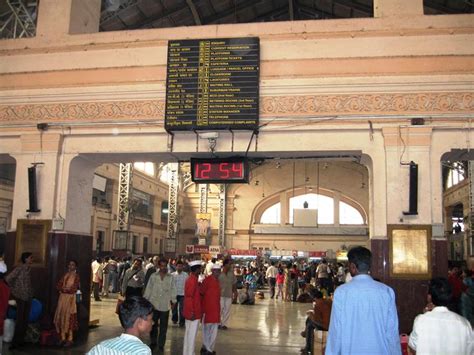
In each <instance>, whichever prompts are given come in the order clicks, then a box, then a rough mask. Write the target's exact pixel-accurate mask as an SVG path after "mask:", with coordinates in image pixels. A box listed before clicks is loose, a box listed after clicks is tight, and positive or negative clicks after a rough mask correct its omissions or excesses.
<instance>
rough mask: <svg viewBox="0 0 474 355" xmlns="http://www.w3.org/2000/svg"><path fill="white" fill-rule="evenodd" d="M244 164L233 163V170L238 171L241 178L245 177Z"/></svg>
mask: <svg viewBox="0 0 474 355" xmlns="http://www.w3.org/2000/svg"><path fill="white" fill-rule="evenodd" d="M242 165H243V164H242V163H232V171H233V172H236V173H238V175H237V176H238V177H239V178H243V177H244V174H243V168H242Z"/></svg>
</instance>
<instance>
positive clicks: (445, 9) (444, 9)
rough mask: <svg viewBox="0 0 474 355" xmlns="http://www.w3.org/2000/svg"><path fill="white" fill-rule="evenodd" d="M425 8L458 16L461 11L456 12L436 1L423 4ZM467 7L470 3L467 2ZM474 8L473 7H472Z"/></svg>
mask: <svg viewBox="0 0 474 355" xmlns="http://www.w3.org/2000/svg"><path fill="white" fill-rule="evenodd" d="M423 5H424V7H428V8H430V9H433V10H436V11H438V12H441V13H443V14H451V15H453V14H458V13H459V11H455V10H453V9H451V8H449V7H446V6H444V5H443V4H440V3H437V2H435V1H424V2H423ZM466 5H468V2H467V1H466ZM471 6H472V7H474V6H473V5H471Z"/></svg>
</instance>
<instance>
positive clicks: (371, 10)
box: [332, 0, 374, 16]
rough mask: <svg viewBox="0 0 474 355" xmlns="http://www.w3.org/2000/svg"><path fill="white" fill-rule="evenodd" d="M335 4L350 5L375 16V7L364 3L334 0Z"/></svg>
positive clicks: (353, 8)
mask: <svg viewBox="0 0 474 355" xmlns="http://www.w3.org/2000/svg"><path fill="white" fill-rule="evenodd" d="M332 2H333V3H334V4H338V5H342V6H345V7H350V8H351V9H352V10H357V11H359V12H363V13H366V14H367V15H371V16H373V14H374V8H373V6H372V7H370V6H366V5H363V4H359V3H358V2H355V1H351V0H333V1H332Z"/></svg>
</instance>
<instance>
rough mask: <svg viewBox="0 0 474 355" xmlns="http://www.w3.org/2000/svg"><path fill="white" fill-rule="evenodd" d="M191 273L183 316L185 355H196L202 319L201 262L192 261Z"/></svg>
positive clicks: (186, 288)
mask: <svg viewBox="0 0 474 355" xmlns="http://www.w3.org/2000/svg"><path fill="white" fill-rule="evenodd" d="M189 267H190V273H189V277H188V278H187V279H186V282H185V284H184V306H183V315H184V319H185V326H186V331H185V333H184V348H183V355H194V343H195V341H196V334H197V331H198V327H199V321H200V320H201V317H202V311H201V293H200V292H199V291H200V287H199V282H198V276H199V274H200V273H201V261H200V260H196V261H191V262H190V263H189Z"/></svg>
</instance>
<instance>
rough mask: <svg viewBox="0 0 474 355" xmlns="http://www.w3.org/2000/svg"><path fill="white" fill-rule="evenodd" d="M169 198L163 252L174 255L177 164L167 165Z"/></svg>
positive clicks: (176, 222)
mask: <svg viewBox="0 0 474 355" xmlns="http://www.w3.org/2000/svg"><path fill="white" fill-rule="evenodd" d="M168 167H169V169H170V173H169V181H168V183H169V197H168V231H167V235H166V242H165V252H167V253H175V252H176V247H177V243H176V240H177V236H178V224H179V215H178V210H179V209H178V189H179V163H169V164H168Z"/></svg>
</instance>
